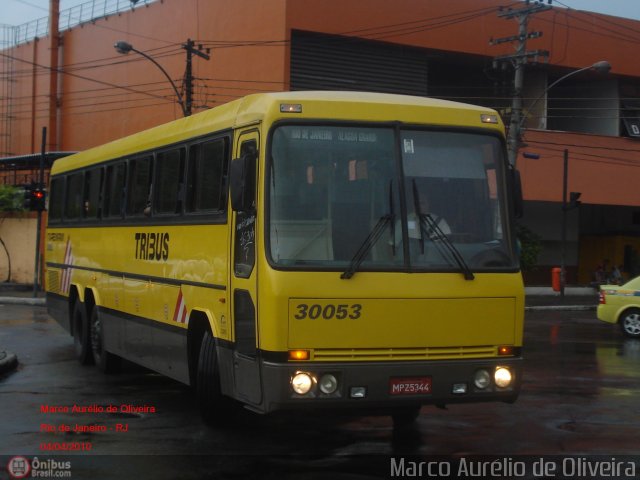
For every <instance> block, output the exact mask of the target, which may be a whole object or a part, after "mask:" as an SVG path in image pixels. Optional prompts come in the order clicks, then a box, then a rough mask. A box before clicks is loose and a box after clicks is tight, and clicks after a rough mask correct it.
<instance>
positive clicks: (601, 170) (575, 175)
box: [516, 130, 640, 206]
mask: <svg viewBox="0 0 640 480" xmlns="http://www.w3.org/2000/svg"><path fill="white" fill-rule="evenodd" d="M524 143H525V144H527V146H526V147H524V148H522V150H521V151H520V157H519V158H518V160H517V163H516V166H517V168H518V170H520V172H521V175H522V181H523V185H522V187H523V193H524V198H525V200H540V201H550V202H561V201H562V177H563V165H564V150H565V148H566V149H568V150H569V162H568V175H567V178H568V182H567V186H568V188H567V191H569V192H572V191H573V192H581V193H582V196H581V197H580V200H581V201H582V202H583V203H592V204H601V205H628V206H640V188H638V179H639V178H640V162H638V160H639V158H638V142H637V140H633V139H630V138H616V137H604V136H600V135H587V134H579V133H565V132H562V133H561V132H546V131H535V130H529V131H527V132H526V134H525V137H524ZM524 152H528V153H535V154H538V155H540V158H539V159H537V160H533V159H528V158H524V157H523V155H522V154H523V153H524ZM567 195H568V194H567Z"/></svg>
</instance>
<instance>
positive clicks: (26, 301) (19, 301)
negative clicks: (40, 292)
mask: <svg viewBox="0 0 640 480" xmlns="http://www.w3.org/2000/svg"><path fill="white" fill-rule="evenodd" d="M2 304H4V305H30V306H32V307H44V306H46V301H45V299H44V298H28V297H0V305H2Z"/></svg>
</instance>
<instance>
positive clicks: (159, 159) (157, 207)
mask: <svg viewBox="0 0 640 480" xmlns="http://www.w3.org/2000/svg"><path fill="white" fill-rule="evenodd" d="M184 155H185V154H184V148H176V149H173V150H167V151H165V152H160V153H158V154H157V155H156V180H155V188H154V193H153V195H154V199H153V207H154V212H155V213H159V214H171V213H174V214H175V213H180V210H181V204H180V202H179V195H180V190H181V188H180V186H181V185H182V183H183V182H184V178H183V172H184Z"/></svg>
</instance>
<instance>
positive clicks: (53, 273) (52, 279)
mask: <svg viewBox="0 0 640 480" xmlns="http://www.w3.org/2000/svg"><path fill="white" fill-rule="evenodd" d="M47 287H48V290H49V291H50V292H51V293H60V272H58V271H57V270H48V271H47Z"/></svg>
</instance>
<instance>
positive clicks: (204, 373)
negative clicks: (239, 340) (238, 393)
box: [196, 331, 239, 426]
mask: <svg viewBox="0 0 640 480" xmlns="http://www.w3.org/2000/svg"><path fill="white" fill-rule="evenodd" d="M196 397H197V399H198V405H199V407H200V414H201V415H202V419H203V420H204V422H205V423H206V424H208V425H211V426H225V425H229V424H231V422H232V420H233V418H234V416H235V413H237V411H238V408H239V405H238V404H237V403H236V402H234V401H233V400H232V399H230V398H229V397H226V396H224V395H223V394H222V389H221V387H220V369H219V367H218V357H217V355H216V345H215V341H214V340H213V337H212V336H211V333H209V332H208V331H206V332H205V333H204V336H203V337H202V345H201V347H200V356H199V358H198V372H197V378H196Z"/></svg>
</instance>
